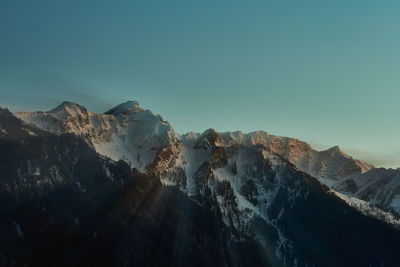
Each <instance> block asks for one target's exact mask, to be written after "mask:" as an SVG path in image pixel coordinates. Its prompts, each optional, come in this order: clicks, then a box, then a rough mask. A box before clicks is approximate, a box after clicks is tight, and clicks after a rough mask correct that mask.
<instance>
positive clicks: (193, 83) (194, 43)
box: [0, 0, 400, 168]
mask: <svg viewBox="0 0 400 267" xmlns="http://www.w3.org/2000/svg"><path fill="white" fill-rule="evenodd" d="M399 8H400V3H399V2H397V1H386V2H385V3H378V2H376V1H352V2H348V1H335V2H334V3H333V2H332V3H322V2H321V1H307V4H304V3H300V2H291V3H288V2H281V1H255V2H253V3H244V2H241V1H229V2H224V1H221V2H212V1H205V2H187V1H169V2H164V1H151V2H149V1H146V2H144V1H143V2H142V1H114V2H113V3H107V2H105V1H85V2H82V1H66V0H62V1H57V2H55V1H50V0H45V1H40V2H37V1H18V2H17V1H10V0H6V1H2V2H1V3H0V36H1V38H2V42H0V58H1V59H2V60H1V61H0V106H1V107H6V108H9V109H11V110H12V111H22V110H29V111H32V110H48V109H51V108H53V107H55V106H56V105H58V104H60V103H61V102H62V101H64V100H68V101H72V102H76V103H78V104H81V105H83V106H86V107H87V108H88V109H89V110H91V111H93V112H104V111H106V110H107V109H108V108H110V107H112V106H115V105H117V104H119V103H121V102H124V101H126V100H135V99H136V100H138V101H139V103H140V105H141V106H142V107H144V108H148V109H151V110H152V111H154V112H155V113H158V114H160V115H161V116H162V117H163V118H164V119H166V120H167V121H169V122H170V123H171V125H172V126H173V127H174V129H175V130H176V132H178V133H185V132H188V131H196V132H202V131H204V130H205V129H207V128H214V129H216V130H217V131H235V130H240V131H242V132H251V131H256V130H264V131H267V132H268V133H271V134H275V135H280V136H289V137H294V138H297V139H300V140H303V141H306V142H308V143H310V144H311V145H313V147H315V148H317V149H326V148H328V147H332V146H335V145H339V146H340V147H341V148H342V149H343V151H345V152H346V153H348V154H350V155H351V156H353V157H354V158H358V159H360V160H363V161H366V162H368V163H371V164H373V165H375V166H378V167H380V166H383V167H394V168H396V167H399V166H400V142H399V139H398V133H399V132H400V124H399V123H398V121H397V120H398V117H399V115H400V114H399V113H400V112H399V109H398V100H399V99H400V90H399V86H400V76H399V75H398V73H399V71H400V60H399V57H400V52H399V49H398V47H399V46H400V35H399V34H398V28H399V26H400V17H399V16H398V12H397V11H398V10H399Z"/></svg>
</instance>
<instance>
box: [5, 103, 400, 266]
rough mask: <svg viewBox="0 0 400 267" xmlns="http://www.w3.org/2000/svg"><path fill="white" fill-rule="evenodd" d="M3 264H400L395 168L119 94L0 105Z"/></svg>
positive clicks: (399, 176)
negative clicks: (94, 102)
mask: <svg viewBox="0 0 400 267" xmlns="http://www.w3.org/2000/svg"><path fill="white" fill-rule="evenodd" d="M0 162H1V163H2V164H1V166H0V175H1V180H0V198H1V199H2V201H1V203H2V204H1V206H0V207H1V211H2V214H4V217H3V219H1V220H0V221H1V222H0V223H1V225H2V227H1V230H0V231H1V236H2V238H1V240H2V241H0V264H3V265H6V266H22V265H25V266H26V265H28V266H39V265H40V266H43V265H63V266H71V265H107V266H110V265H111V266H114V265H115V266H131V265H137V266H142V265H145V266H160V265H162V266H188V265H189V266H205V265H206V266H313V265H314V266H365V265H372V266H396V265H398V264H399V263H400V260H399V259H398V255H397V254H398V251H397V248H398V247H399V245H400V232H399V225H400V220H399V215H400V169H396V170H394V169H383V168H375V167H374V166H372V165H370V164H367V163H364V162H362V161H359V160H357V159H354V158H352V157H351V156H349V155H347V154H345V153H344V152H342V151H341V149H340V148H339V147H337V146H335V147H332V148H330V149H328V150H326V151H316V150H314V149H313V148H312V147H311V146H310V145H309V144H307V143H305V142H302V141H300V140H297V139H293V138H288V137H280V136H274V135H270V134H268V133H266V132H263V131H257V132H252V133H248V134H245V133H242V132H223V133H220V132H216V131H215V130H213V129H208V130H206V131H204V132H203V133H194V132H189V133H186V134H177V133H176V132H175V131H174V129H173V127H172V126H171V125H170V124H169V123H168V122H167V121H165V120H164V119H163V118H162V117H161V116H160V115H157V114H154V113H153V112H152V111H150V110H146V109H143V108H142V107H140V106H139V103H138V102H137V101H128V102H126V103H123V104H121V105H118V106H116V107H114V108H112V109H110V110H109V111H106V112H105V113H104V114H98V113H93V112H90V111H88V110H87V109H86V108H85V107H83V106H80V105H78V104H75V103H71V102H64V103H62V104H61V105H59V106H58V107H56V108H54V109H53V110H50V111H47V112H43V111H37V112H19V113H15V114H12V113H11V112H9V111H8V110H6V109H0Z"/></svg>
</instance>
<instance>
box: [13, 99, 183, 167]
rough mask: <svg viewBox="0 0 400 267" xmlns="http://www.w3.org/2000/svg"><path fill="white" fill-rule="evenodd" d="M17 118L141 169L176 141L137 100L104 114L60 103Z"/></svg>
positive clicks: (161, 121)
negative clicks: (70, 135) (71, 137)
mask: <svg viewBox="0 0 400 267" xmlns="http://www.w3.org/2000/svg"><path fill="white" fill-rule="evenodd" d="M15 115H16V116H17V117H18V118H20V119H22V120H23V121H25V122H27V123H31V124H34V125H36V126H37V127H39V128H41V129H43V130H47V131H51V132H53V133H56V134H62V133H74V134H77V135H81V136H83V137H85V138H86V139H88V141H89V142H90V143H91V144H92V145H93V146H94V148H95V149H96V151H97V152H98V153H99V154H101V155H104V156H107V157H110V158H111V159H113V160H120V159H122V160H125V161H127V162H128V163H130V164H131V165H132V167H135V168H137V169H139V170H141V171H144V170H145V168H146V166H147V165H148V164H150V163H152V162H153V160H154V157H155V155H156V153H157V152H158V150H159V149H160V148H162V147H164V146H166V145H168V144H169V143H171V142H175V141H176V140H177V137H178V136H177V134H176V133H175V132H174V130H173V129H172V127H171V126H170V125H169V123H168V122H165V121H163V120H162V118H161V116H159V115H157V114H154V113H153V112H151V111H150V110H144V109H142V108H141V107H140V106H139V103H138V102H137V101H128V102H126V103H123V104H121V105H118V106H116V107H115V108H113V109H111V110H110V111H108V112H107V114H96V113H92V112H88V111H87V110H86V108H84V107H82V106H79V105H77V104H74V103H70V102H64V103H62V104H61V105H60V106H58V107H56V108H55V109H53V110H51V111H48V112H40V111H38V112H20V113H16V114H15Z"/></svg>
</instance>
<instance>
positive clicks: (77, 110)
mask: <svg viewBox="0 0 400 267" xmlns="http://www.w3.org/2000/svg"><path fill="white" fill-rule="evenodd" d="M87 112H88V111H87V109H86V108H85V107H84V106H81V105H78V104H76V103H73V102H69V101H64V102H63V103H61V104H60V105H58V106H57V107H55V108H54V109H52V110H50V111H48V112H47V113H48V114H49V115H51V116H53V117H55V118H57V119H59V120H61V121H63V120H65V119H66V118H68V117H78V116H81V117H84V116H87Z"/></svg>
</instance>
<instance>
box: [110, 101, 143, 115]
mask: <svg viewBox="0 0 400 267" xmlns="http://www.w3.org/2000/svg"><path fill="white" fill-rule="evenodd" d="M141 111H143V108H141V107H140V106H139V102H138V101H136V100H133V101H127V102H125V103H122V104H119V105H118V106H116V107H114V108H112V109H110V110H109V111H107V112H105V113H104V114H107V115H114V116H117V115H119V114H128V113H131V112H141Z"/></svg>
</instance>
